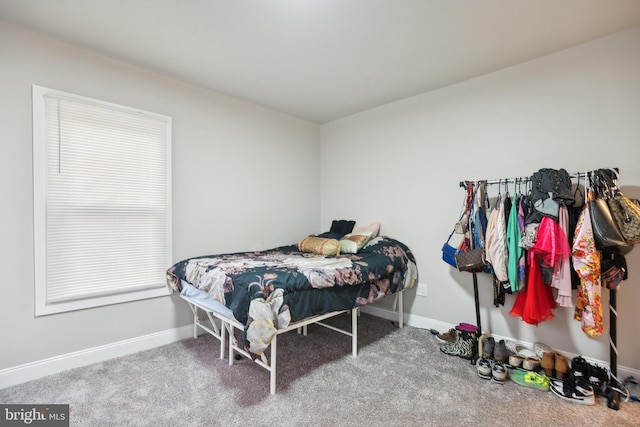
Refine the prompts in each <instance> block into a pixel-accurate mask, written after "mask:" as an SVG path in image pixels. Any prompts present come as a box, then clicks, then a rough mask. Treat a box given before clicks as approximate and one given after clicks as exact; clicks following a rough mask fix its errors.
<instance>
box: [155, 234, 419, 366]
mask: <svg viewBox="0 0 640 427" xmlns="http://www.w3.org/2000/svg"><path fill="white" fill-rule="evenodd" d="M182 280H184V281H186V282H188V283H189V284H191V285H193V286H194V287H195V288H197V289H199V290H201V291H204V292H206V293H207V294H208V295H209V296H210V297H211V298H213V299H215V300H216V301H218V302H220V303H222V304H224V305H225V306H226V307H228V308H229V309H230V310H231V311H232V312H233V315H234V317H235V318H236V320H238V321H239V322H241V323H243V324H244V325H245V331H244V338H245V348H246V349H247V350H248V351H250V352H251V353H253V354H255V355H260V354H262V352H263V351H264V350H265V349H266V348H267V347H268V346H269V343H270V342H271V339H272V338H273V336H274V335H275V334H276V331H277V329H284V328H286V327H288V326H289V323H291V322H295V321H298V320H302V319H305V318H307V317H310V316H314V315H320V314H324V313H328V312H331V311H337V310H347V309H352V308H355V307H359V306H363V305H366V304H369V303H372V302H375V301H377V300H379V299H381V298H383V297H384V296H386V295H388V294H391V293H395V292H399V291H402V290H403V289H405V288H410V287H413V286H415V285H416V283H417V282H418V271H417V267H416V262H415V258H414V256H413V254H412V252H411V251H410V250H409V248H408V247H407V246H405V245H404V244H403V243H401V242H399V241H397V240H394V239H391V238H389V237H384V236H380V237H376V238H375V239H372V240H371V241H370V242H369V243H368V244H367V245H366V246H365V247H363V248H362V249H361V250H360V251H359V252H358V253H356V254H344V255H339V256H332V257H326V256H322V255H317V254H312V253H303V252H299V251H298V248H297V245H291V246H282V247H279V248H275V249H270V250H267V251H261V252H242V253H233V254H222V255H210V256H202V257H197V258H189V259H186V260H183V261H180V262H178V263H176V264H174V265H173V266H171V267H170V268H169V269H168V270H167V282H168V283H169V285H170V286H171V287H172V288H174V289H175V290H176V291H178V292H180V291H182V284H181V282H182Z"/></svg>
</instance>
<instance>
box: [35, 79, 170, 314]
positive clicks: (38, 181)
mask: <svg viewBox="0 0 640 427" xmlns="http://www.w3.org/2000/svg"><path fill="white" fill-rule="evenodd" d="M32 89H33V91H32V97H33V179H34V184H33V194H34V264H35V315H36V316H43V315H49V314H54V313H61V312H68V311H73V310H81V309H87V308H92V307H99V306H104V305H109V304H118V303H123V302H130V301H136V300H141V299H148V298H155V297H160V296H166V295H169V294H171V293H172V290H171V288H170V287H169V286H167V284H166V279H165V278H164V277H165V276H164V275H165V272H164V271H162V272H161V275H159V277H162V281H161V282H158V283H155V282H156V280H155V279H154V281H153V282H154V283H150V284H149V286H148V287H147V286H144V289H138V290H129V291H124V292H118V293H111V294H107V295H96V296H89V297H83V298H80V299H72V298H70V299H68V300H65V301H60V302H51V301H48V299H47V184H48V183H47V180H48V178H47V164H48V159H47V157H48V154H47V121H46V120H47V119H46V108H45V107H46V105H45V99H46V97H47V96H54V97H58V98H64V99H70V100H74V101H80V102H86V103H89V104H91V105H94V106H99V107H104V108H109V109H115V110H118V111H124V112H128V113H134V114H140V115H144V116H146V117H152V118H154V119H157V120H159V121H162V122H163V123H166V132H167V134H166V207H165V209H166V234H165V243H166V249H165V250H166V260H165V264H166V265H167V266H169V265H170V264H171V260H172V253H171V252H172V251H171V248H172V230H171V223H172V218H171V210H172V209H171V126H172V121H171V117H169V116H164V115H160V114H156V113H151V112H148V111H143V110H139V109H136V108H130V107H125V106H122V105H117V104H112V103H109V102H104V101H100V100H96V99H92V98H88V97H84V96H79V95H75V94H71V93H67V92H62V91H59V90H54V89H49V88H45V87H41V86H37V85H33V88H32ZM154 271H155V270H154ZM114 273H115V272H114Z"/></svg>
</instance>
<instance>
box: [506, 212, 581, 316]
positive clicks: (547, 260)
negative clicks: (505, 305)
mask: <svg viewBox="0 0 640 427" xmlns="http://www.w3.org/2000/svg"><path fill="white" fill-rule="evenodd" d="M570 256H571V248H570V247H569V241H568V240H567V236H566V234H565V233H564V231H563V230H562V228H561V227H560V224H558V222H556V221H554V220H553V219H551V218H548V217H544V218H543V219H542V221H540V227H538V236H537V240H536V243H535V244H534V245H533V246H532V247H531V248H530V249H529V252H528V254H527V261H528V263H527V282H526V283H527V285H526V287H525V288H524V289H523V290H522V291H520V292H518V294H517V295H516V300H515V302H514V304H513V308H512V309H511V311H510V312H509V314H510V315H511V316H520V317H521V318H522V320H523V321H524V322H526V323H529V324H531V325H538V324H539V323H540V322H544V321H546V320H551V319H553V317H554V315H553V312H552V310H553V309H554V308H556V302H555V299H554V297H553V291H552V289H551V286H550V285H548V284H546V283H545V282H544V280H543V277H542V270H541V265H540V264H541V263H542V266H544V267H552V268H553V269H554V270H555V268H556V267H557V266H559V265H560V263H561V262H562V260H563V259H565V258H569V257H570Z"/></svg>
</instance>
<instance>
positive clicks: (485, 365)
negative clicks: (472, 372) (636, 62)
mask: <svg viewBox="0 0 640 427" xmlns="http://www.w3.org/2000/svg"><path fill="white" fill-rule="evenodd" d="M491 368H492V366H491V361H490V360H489V359H487V358H485V357H480V358H478V360H477V361H476V370H477V371H478V376H479V377H480V378H482V379H485V380H490V379H491Z"/></svg>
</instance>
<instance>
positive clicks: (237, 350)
mask: <svg viewBox="0 0 640 427" xmlns="http://www.w3.org/2000/svg"><path fill="white" fill-rule="evenodd" d="M403 292H404V290H403V291H400V292H397V293H395V294H394V295H395V300H394V302H393V310H394V311H396V312H397V313H398V326H399V327H400V328H402V327H404V302H403V295H402V294H403ZM180 297H181V298H182V299H184V300H185V301H187V303H188V304H189V307H190V308H191V311H192V312H193V338H197V337H198V328H201V329H202V330H204V331H205V332H207V333H209V334H211V335H213V336H214V337H215V338H216V339H218V340H219V341H220V359H224V355H225V347H226V340H227V338H226V337H227V335H228V336H229V350H228V356H229V365H230V366H231V365H233V361H234V357H235V355H236V354H240V355H242V356H244V357H246V358H248V359H249V360H251V359H252V357H251V354H249V353H248V352H247V351H245V350H244V349H243V348H242V347H240V346H239V345H238V340H237V339H236V338H235V330H236V329H239V330H241V331H242V330H244V325H243V324H242V323H240V322H238V321H237V320H236V319H234V318H229V317H227V316H225V315H223V314H221V313H218V312H216V311H214V310H212V309H211V308H208V307H205V306H203V305H202V304H200V303H198V302H197V301H195V300H193V299H191V298H189V297H185V296H182V295H181V296H180ZM199 311H203V312H204V313H205V314H206V316H207V319H208V320H209V322H210V324H211V326H209V325H208V324H206V323H204V322H203V321H202V320H201V319H200V317H199V315H198V313H199ZM348 311H351V330H350V331H347V330H344V329H340V328H337V327H335V326H332V325H328V324H326V323H324V322H323V320H325V319H329V318H331V317H334V316H337V315H340V314H343V313H346V312H348ZM359 314H360V310H359V308H355V309H352V310H340V311H332V312H330V313H325V314H321V315H318V316H312V317H309V318H307V319H303V320H300V321H298V322H294V323H291V324H290V325H289V327H287V328H285V329H278V330H277V331H276V335H274V337H273V339H272V340H271V344H270V347H271V351H270V356H269V358H267V357H266V356H265V354H264V353H263V354H262V355H261V357H260V358H258V359H253V360H254V361H255V362H256V363H257V364H258V365H259V366H261V367H263V368H264V369H266V370H267V371H269V373H270V387H269V391H270V393H271V394H276V374H277V356H278V335H280V334H284V333H285V332H289V331H292V330H294V329H296V330H297V331H298V333H302V334H303V335H304V336H307V326H308V325H310V324H317V325H320V326H323V327H325V328H329V329H331V330H334V331H336V332H340V333H342V334H345V335H347V336H350V337H351V354H352V356H353V357H356V356H357V355H358V316H359ZM216 319H217V320H218V321H219V323H220V325H219V326H218V325H217V324H216Z"/></svg>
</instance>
